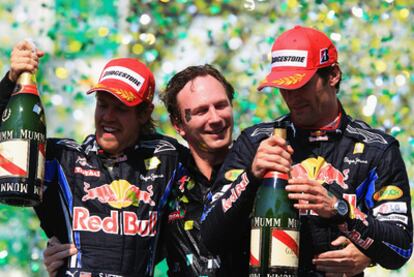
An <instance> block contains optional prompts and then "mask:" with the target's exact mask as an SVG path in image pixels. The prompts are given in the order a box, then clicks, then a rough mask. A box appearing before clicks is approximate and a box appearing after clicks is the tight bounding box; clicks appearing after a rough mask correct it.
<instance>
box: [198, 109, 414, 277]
mask: <svg viewBox="0 0 414 277" xmlns="http://www.w3.org/2000/svg"><path fill="white" fill-rule="evenodd" d="M277 121H285V122H287V124H288V125H290V126H291V127H290V128H288V138H287V140H288V141H289V143H290V144H291V145H292V147H293V149H294V154H293V157H292V160H293V164H292V169H291V176H292V177H294V178H300V177H304V178H309V179H314V180H319V181H321V182H323V183H324V187H325V188H327V189H328V190H329V191H330V192H331V193H333V194H334V195H335V196H336V197H338V198H342V199H345V200H346V201H348V203H349V204H350V207H351V213H350V217H349V218H347V220H346V221H345V222H344V223H343V224H335V223H334V222H332V221H330V220H329V219H324V218H321V217H319V216H318V215H317V214H316V213H315V212H313V211H300V221H301V229H300V248H299V252H300V254H299V276H323V273H319V272H317V271H316V269H315V267H314V265H313V264H312V258H313V257H314V256H315V255H316V254H319V253H322V252H326V251H330V250H333V246H332V245H331V242H332V241H333V240H334V239H336V238H337V237H338V236H340V235H343V236H346V237H347V238H349V239H350V240H351V241H352V242H353V243H354V244H355V245H356V246H357V247H358V249H359V250H360V251H362V252H363V253H364V254H365V255H366V256H368V257H370V258H371V260H372V261H373V262H375V263H378V264H380V265H381V266H383V267H385V268H387V269H397V268H399V267H401V266H402V265H403V264H404V263H406V262H407V261H408V259H409V258H410V256H411V253H412V217H411V198H410V188H409V182H408V177H407V173H406V169H405V165H404V162H403V160H402V157H401V154H400V151H399V144H398V141H397V140H395V139H394V138H393V137H391V136H389V135H386V134H385V133H383V132H382V131H379V130H375V129H372V128H370V127H369V126H367V124H365V123H364V122H362V121H358V120H353V119H352V118H351V117H349V116H347V115H346V114H345V111H342V115H341V119H340V123H339V126H338V127H337V128H335V129H333V130H305V129H300V128H297V127H296V126H294V125H293V123H291V122H290V117H289V116H284V117H282V118H280V119H278V120H277ZM274 124H275V122H272V123H261V124H257V125H255V126H252V127H250V128H247V129H246V130H244V131H243V132H242V134H241V135H240V136H239V138H238V139H237V141H236V142H235V144H234V145H233V148H232V149H231V152H230V154H229V155H228V156H227V159H226V160H225V162H224V165H223V166H222V168H221V170H220V172H219V174H218V177H217V181H216V183H215V185H214V188H213V192H214V193H213V194H212V195H211V197H210V204H209V207H208V209H207V211H206V213H205V215H204V217H205V219H204V221H203V223H202V229H201V232H202V238H203V241H204V242H205V244H206V246H207V247H208V248H209V250H211V251H212V252H213V253H221V252H222V251H223V250H226V249H231V248H233V247H237V246H238V244H240V243H242V244H244V246H243V247H242V249H243V250H244V253H246V255H244V256H242V257H240V261H239V263H236V265H237V266H236V267H234V270H235V271H236V270H238V271H239V272H240V275H239V276H247V274H248V263H249V256H248V255H247V254H248V253H249V241H250V239H249V236H250V213H251V211H252V206H253V202H254V199H255V194H256V191H257V188H258V186H259V185H260V182H261V180H260V179H258V178H255V176H254V175H253V174H252V172H251V164H252V161H253V159H254V157H255V154H256V151H257V148H258V147H259V144H260V142H261V141H262V140H264V139H266V138H268V137H269V136H270V135H271V134H272V131H273V128H274ZM232 171H233V172H234V171H239V172H241V174H240V175H239V176H238V178H237V179H236V180H235V181H233V182H232V181H231V180H229V179H228V178H227V176H228V175H229V173H230V172H232ZM230 175H231V174H230ZM241 268H242V269H241Z"/></svg>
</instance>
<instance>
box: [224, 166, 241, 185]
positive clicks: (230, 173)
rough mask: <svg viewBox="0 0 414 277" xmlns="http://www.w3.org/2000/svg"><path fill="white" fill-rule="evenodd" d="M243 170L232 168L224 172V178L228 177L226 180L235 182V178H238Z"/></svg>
mask: <svg viewBox="0 0 414 277" xmlns="http://www.w3.org/2000/svg"><path fill="white" fill-rule="evenodd" d="M242 172H243V169H230V170H229V171H227V172H226V173H225V174H224V178H226V180H228V181H230V182H233V181H234V180H236V179H237V177H239V175H240V174H241V173H242Z"/></svg>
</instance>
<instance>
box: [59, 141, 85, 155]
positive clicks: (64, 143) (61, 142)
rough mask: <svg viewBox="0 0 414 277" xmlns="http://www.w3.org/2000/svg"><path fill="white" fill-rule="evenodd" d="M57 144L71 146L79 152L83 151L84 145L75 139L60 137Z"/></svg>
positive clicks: (70, 147)
mask: <svg viewBox="0 0 414 277" xmlns="http://www.w3.org/2000/svg"><path fill="white" fill-rule="evenodd" d="M56 144H57V145H61V146H62V147H65V148H69V149H73V150H76V151H78V152H83V150H82V147H81V145H80V144H78V143H77V142H76V141H74V140H73V139H59V140H57V141H56Z"/></svg>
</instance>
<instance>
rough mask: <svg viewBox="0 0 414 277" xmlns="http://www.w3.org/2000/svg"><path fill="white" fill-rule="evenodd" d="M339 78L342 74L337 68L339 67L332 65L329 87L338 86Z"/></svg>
mask: <svg viewBox="0 0 414 277" xmlns="http://www.w3.org/2000/svg"><path fill="white" fill-rule="evenodd" d="M341 78H342V72H341V69H340V68H339V65H337V64H335V65H333V70H332V72H331V75H330V77H329V85H330V86H331V87H335V86H336V84H338V83H339V82H340V81H341Z"/></svg>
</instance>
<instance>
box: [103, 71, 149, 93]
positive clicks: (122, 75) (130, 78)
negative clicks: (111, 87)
mask: <svg viewBox="0 0 414 277" xmlns="http://www.w3.org/2000/svg"><path fill="white" fill-rule="evenodd" d="M106 79H116V80H119V81H121V82H124V83H127V84H128V85H130V86H131V87H133V88H134V89H135V90H136V91H139V90H140V88H141V87H142V84H143V83H144V81H145V79H144V77H142V76H141V75H139V74H138V73H136V72H135V71H132V70H131V69H129V68H127V67H123V66H111V67H108V68H106V69H105V71H104V72H103V73H102V76H101V79H100V80H99V82H102V81H103V80H106Z"/></svg>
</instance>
